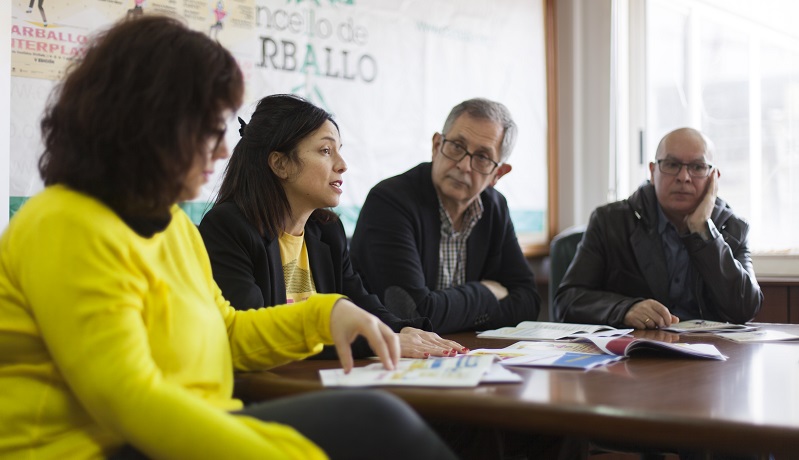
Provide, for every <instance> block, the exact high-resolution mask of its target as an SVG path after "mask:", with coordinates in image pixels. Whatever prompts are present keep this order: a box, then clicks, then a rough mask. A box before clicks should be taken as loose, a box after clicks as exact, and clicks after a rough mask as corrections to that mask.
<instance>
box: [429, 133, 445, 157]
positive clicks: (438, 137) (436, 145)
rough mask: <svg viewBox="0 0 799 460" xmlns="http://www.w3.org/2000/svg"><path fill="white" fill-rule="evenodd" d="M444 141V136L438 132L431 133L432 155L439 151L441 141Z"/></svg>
mask: <svg viewBox="0 0 799 460" xmlns="http://www.w3.org/2000/svg"><path fill="white" fill-rule="evenodd" d="M442 142H444V136H442V135H441V134H439V133H435V134H433V150H432V152H431V153H432V154H433V155H432V157H431V158H435V157H436V154H437V153H438V152H440V151H441V143H442Z"/></svg>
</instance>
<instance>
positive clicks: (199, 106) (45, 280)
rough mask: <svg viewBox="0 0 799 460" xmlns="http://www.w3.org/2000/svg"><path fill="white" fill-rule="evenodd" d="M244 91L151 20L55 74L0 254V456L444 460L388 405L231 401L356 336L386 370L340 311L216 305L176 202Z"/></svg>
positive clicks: (370, 326)
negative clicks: (28, 182) (238, 378)
mask: <svg viewBox="0 0 799 460" xmlns="http://www.w3.org/2000/svg"><path fill="white" fill-rule="evenodd" d="M243 92H244V83H243V81H242V74H241V71H240V70H239V68H238V66H237V65H236V61H235V60H234V58H233V56H232V55H231V54H230V53H229V52H227V51H226V50H225V49H224V48H223V47H222V46H220V45H219V44H218V43H216V42H215V41H213V40H211V39H209V38H208V37H206V36H205V35H204V34H202V33H200V32H196V31H192V30H189V29H187V28H186V27H185V26H184V25H182V24H181V23H179V22H177V21H175V20H173V19H168V18H163V17H153V16H140V17H138V18H135V19H131V20H128V21H123V22H121V23H119V24H117V25H115V26H114V27H112V28H111V29H109V30H108V31H106V32H104V33H102V34H101V35H99V37H97V38H96V39H94V40H93V41H92V42H90V43H89V44H88V46H87V48H86V52H85V54H84V55H83V57H82V58H81V59H79V60H78V61H76V64H74V65H73V67H72V68H71V69H69V71H68V73H67V76H66V78H65V80H64V81H63V82H61V84H60V86H59V87H58V88H57V90H56V92H55V93H54V94H53V96H52V97H51V99H50V101H49V103H48V107H47V109H46V112H45V115H44V118H43V121H42V133H43V136H44V153H43V155H42V157H41V160H40V163H39V170H40V173H41V176H42V178H43V180H44V184H45V186H46V187H45V189H44V191H42V192H41V193H39V194H38V195H36V196H34V197H33V198H31V199H30V200H29V201H28V202H27V203H26V204H25V205H24V206H23V207H22V208H21V209H20V210H19V212H18V213H17V214H16V215H15V216H14V217H13V219H11V222H10V223H9V226H8V228H7V229H6V231H5V232H4V233H3V235H2V237H0V408H2V409H0V427H2V428H0V457H2V458H37V459H62V458H69V459H96V458H125V459H130V458H135V459H141V458H159V459H160V458H164V459H167V458H174V459H197V458H212V459H217V458H233V459H248V458H253V459H255V458H258V459H265V458H268V459H324V458H328V456H329V457H331V458H341V459H355V458H361V459H366V458H387V457H386V456H387V455H389V454H392V455H393V457H392V458H397V459H400V458H427V459H435V458H442V456H443V457H444V458H453V456H452V454H451V453H450V452H449V451H448V450H447V448H446V447H445V446H444V445H443V443H442V442H441V441H440V440H439V439H438V438H437V437H435V435H434V434H432V432H431V431H430V429H429V428H428V427H427V426H426V425H425V424H424V422H422V421H421V420H420V419H419V417H418V416H416V415H415V414H414V413H413V412H412V411H411V410H410V409H409V408H408V407H407V406H406V405H405V404H403V403H402V402H401V401H399V400H397V399H396V398H394V397H390V396H388V395H387V394H386V393H382V392H337V391H336V392H319V393H315V394H311V395H308V396H304V397H298V398H288V399H284V400H278V401H274V402H267V403H262V404H256V405H252V406H248V407H246V408H245V407H243V406H242V403H241V402H240V401H238V400H236V399H234V398H233V396H232V393H233V371H234V369H238V370H255V369H263V368H268V367H273V366H276V365H279V364H282V363H285V362H288V361H291V360H296V359H302V358H304V357H306V356H309V355H312V354H314V353H317V352H318V351H319V350H320V349H321V348H322V346H323V345H325V344H327V345H329V344H335V346H336V349H337V351H338V353H339V357H340V358H341V361H342V365H343V367H344V368H345V369H347V370H348V369H350V368H351V367H352V356H351V354H350V352H349V351H348V350H349V345H350V343H351V342H352V340H353V339H354V338H355V337H356V336H357V335H362V336H364V337H366V340H367V341H368V343H369V345H370V346H371V347H372V349H373V350H375V352H376V353H377V355H378V356H379V357H380V359H381V360H382V362H383V364H384V365H385V366H386V367H388V368H393V366H394V365H395V363H396V361H397V359H398V356H399V349H398V348H399V344H398V340H397V338H396V334H394V333H393V332H392V331H391V330H390V329H389V328H388V327H387V326H385V325H384V324H382V323H381V322H380V321H379V320H378V319H377V318H375V317H374V316H372V315H370V314H368V313H366V312H365V311H363V310H362V309H360V308H358V307H356V306H355V305H354V304H352V302H350V301H348V300H346V299H343V298H341V296H338V295H316V296H311V297H310V298H309V299H308V300H307V301H306V302H303V303H302V304H299V305H295V306H290V307H286V306H281V307H274V308H262V309H258V310H250V311H237V310H235V309H234V308H232V307H231V306H230V304H229V303H228V302H227V301H226V300H225V298H224V297H223V296H222V295H221V292H220V290H219V288H218V287H217V285H216V283H214V280H213V277H212V274H211V265H210V262H209V260H208V254H207V253H206V251H205V247H204V245H203V241H202V239H201V237H200V235H199V233H198V232H197V229H196V227H195V226H194V224H193V223H192V222H191V220H189V218H188V216H187V215H186V214H185V213H184V212H183V211H181V209H180V208H179V207H178V206H177V203H178V202H179V201H183V200H188V199H191V198H193V197H195V196H197V194H198V193H199V190H200V188H201V186H202V184H203V183H205V182H207V180H208V176H209V175H210V174H211V173H212V172H213V168H214V163H215V161H216V160H219V159H222V158H225V157H227V156H228V150H227V147H226V146H225V142H224V134H225V126H226V121H227V120H228V119H230V118H231V115H232V113H233V111H235V110H236V109H237V108H238V106H239V105H240V103H241V99H242V94H243ZM132 127H135V129H132ZM378 414H379V415H378ZM378 416H379V417H380V424H377V425H376V424H375V423H374V420H375V419H376V418H377V417H378Z"/></svg>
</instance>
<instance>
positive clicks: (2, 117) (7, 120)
mask: <svg viewBox="0 0 799 460" xmlns="http://www.w3.org/2000/svg"><path fill="white" fill-rule="evenodd" d="M0 43H6V44H8V43H11V2H0ZM0 69H2V70H0V94H2V95H3V97H2V98H0V101H3V102H2V103H0V232H2V231H3V229H5V228H6V225H8V213H9V209H8V200H9V186H10V182H11V180H10V179H11V178H10V174H11V173H10V170H11V163H10V161H11V160H10V158H11V148H10V145H11V142H10V139H11V105H10V104H9V101H10V100H11V47H10V46H0Z"/></svg>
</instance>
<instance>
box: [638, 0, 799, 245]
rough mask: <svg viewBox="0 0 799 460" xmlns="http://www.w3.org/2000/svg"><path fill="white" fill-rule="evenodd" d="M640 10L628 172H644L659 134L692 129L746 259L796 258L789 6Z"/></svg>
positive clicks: (793, 11)
mask: <svg viewBox="0 0 799 460" xmlns="http://www.w3.org/2000/svg"><path fill="white" fill-rule="evenodd" d="M645 5H646V8H645V9H646V13H645V15H644V16H645V17H644V21H645V23H646V27H644V28H643V30H644V31H645V32H644V35H645V41H646V47H645V55H646V58H645V59H644V60H643V62H644V64H643V65H645V69H646V72H645V73H646V78H645V80H646V88H645V97H644V98H643V99H644V101H645V102H644V104H645V105H646V111H645V113H646V117H645V118H646V121H645V123H644V126H645V128H644V133H645V135H644V138H643V139H644V141H643V142H642V145H643V147H644V153H643V162H634V163H636V164H634V165H633V166H632V169H633V173H632V175H639V176H638V177H646V176H647V175H648V169H647V164H648V162H649V161H651V160H652V158H653V155H654V151H655V149H656V147H657V142H658V141H659V140H660V138H661V137H662V136H663V134H665V133H666V132H668V131H670V130H672V129H674V128H677V127H680V126H692V127H695V128H698V129H701V130H702V131H703V132H705V133H706V134H707V135H708V136H709V137H710V139H712V140H713V141H714V143H715V144H716V156H715V158H714V162H715V163H716V164H718V165H719V169H720V171H721V174H722V176H721V179H722V180H721V182H720V190H719V195H720V196H722V197H723V198H724V199H725V200H726V201H727V202H729V203H730V205H731V206H732V207H733V209H734V210H735V211H736V213H738V214H739V215H741V216H743V217H744V218H746V219H747V220H749V222H750V224H751V232H750V247H751V249H752V250H753V252H758V253H799V231H797V229H798V228H799V34H797V33H796V32H794V31H792V30H793V28H792V27H789V26H792V25H791V24H789V21H790V20H791V18H796V17H799V3H797V2H794V1H793V0H769V1H759V2H751V1H729V0H726V1H722V0H702V1H700V0H693V1H689V0H683V1H677V0H648V1H647V2H646V4H645ZM633 21H634V19H631V22H633ZM632 40H634V37H632V38H631V41H632ZM631 65H632V66H635V65H636V63H635V61H634V59H633V60H632V61H631ZM638 65H641V64H640V62H639V63H638ZM633 129H637V128H633ZM637 185H638V184H637V183H634V182H633V183H631V184H630V187H632V188H634V187H636V186H637Z"/></svg>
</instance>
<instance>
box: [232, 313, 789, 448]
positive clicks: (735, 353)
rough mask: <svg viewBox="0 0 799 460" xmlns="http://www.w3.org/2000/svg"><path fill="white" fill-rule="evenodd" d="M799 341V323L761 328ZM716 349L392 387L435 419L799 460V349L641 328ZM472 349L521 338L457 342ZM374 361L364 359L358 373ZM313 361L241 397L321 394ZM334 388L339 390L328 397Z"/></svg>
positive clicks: (246, 385)
mask: <svg viewBox="0 0 799 460" xmlns="http://www.w3.org/2000/svg"><path fill="white" fill-rule="evenodd" d="M760 326H763V327H768V328H773V329H781V330H785V331H788V332H792V333H795V334H797V335H799V325H798V326H793V325H760ZM636 335H637V336H641V337H647V338H655V339H665V340H669V341H684V342H694V343H700V342H701V343H713V344H714V345H716V347H717V348H718V349H719V350H721V352H722V353H724V354H725V355H727V356H729V359H728V360H727V361H715V360H698V359H672V358H653V357H647V358H645V357H635V358H630V359H627V360H624V361H620V362H617V363H614V364H611V365H609V366H605V367H601V368H596V369H593V370H590V371H585V372H584V371H575V370H554V369H540V368H538V369H536V368H521V367H514V368H512V369H513V370H514V371H515V372H517V373H519V374H520V375H521V376H522V377H523V378H524V382H523V383H517V384H481V385H479V386H478V387H476V388H470V389H440V388H390V389H388V391H390V392H392V393H394V394H396V395H398V396H399V397H401V398H402V399H404V400H405V401H406V402H408V403H409V404H410V405H411V406H412V407H413V408H414V409H415V410H416V411H418V412H419V413H420V414H421V415H422V416H424V417H425V418H427V419H428V420H436V421H457V422H463V423H470V424H475V425H481V426H492V427H504V428H509V429H514V430H529V431H531V432H536V433H553V434H561V435H568V436H576V437H581V438H590V439H594V440H602V441H603V442H611V443H612V442H620V443H627V444H629V443H635V444H636V445H639V446H652V447H657V448H662V447H669V448H688V449H702V450H713V451H729V452H736V453H744V452H751V453H763V452H773V453H776V454H778V455H777V458H778V459H781V458H788V457H793V456H794V455H797V456H799V342H795V343H750V344H739V343H735V342H731V341H727V340H724V339H720V338H716V337H714V336H708V335H703V336H686V335H682V336H678V335H674V334H668V333H664V332H659V331H637V332H636ZM448 338H451V339H453V340H457V341H458V342H460V343H461V344H463V345H465V346H467V347H469V348H472V349H476V348H502V347H504V346H507V345H509V344H511V343H513V341H506V340H496V339H478V338H476V337H475V335H474V333H462V334H453V335H451V336H448ZM368 362H373V361H366V360H364V361H357V362H356V366H358V365H365V364H367V363H368ZM338 367H340V365H339V363H338V362H337V361H322V360H309V361H303V362H297V363H292V364H289V365H286V366H283V367H280V368H277V369H274V370H272V371H269V372H257V373H244V374H239V375H237V378H236V395H237V397H239V398H242V399H244V400H246V401H260V400H268V399H273V398H278V397H282V396H287V395H293V394H299V393H304V392H309V391H317V390H320V389H322V386H321V383H320V381H319V376H318V370H319V369H329V368H338ZM328 391H335V390H328Z"/></svg>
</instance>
